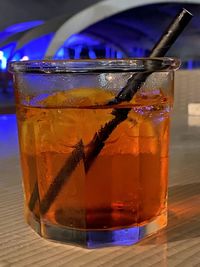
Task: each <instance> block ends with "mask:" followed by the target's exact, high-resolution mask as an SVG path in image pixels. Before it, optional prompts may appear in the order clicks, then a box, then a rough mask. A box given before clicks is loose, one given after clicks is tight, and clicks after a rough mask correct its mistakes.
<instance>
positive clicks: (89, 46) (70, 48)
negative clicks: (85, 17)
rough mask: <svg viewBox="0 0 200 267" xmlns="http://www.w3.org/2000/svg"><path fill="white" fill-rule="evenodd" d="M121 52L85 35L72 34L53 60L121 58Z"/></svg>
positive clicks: (102, 41)
mask: <svg viewBox="0 0 200 267" xmlns="http://www.w3.org/2000/svg"><path fill="white" fill-rule="evenodd" d="M123 57H124V54H123V52H122V51H119V50H117V49H116V48H114V47H113V46H112V45H110V44H107V43H106V42H105V41H104V40H102V39H99V38H96V37H94V36H92V35H87V34H85V33H80V34H74V35H72V36H71V37H70V38H68V39H67V40H66V42H65V43H64V44H63V45H62V47H60V49H59V50H58V51H57V53H56V55H55V56H54V58H55V59H69V58H72V59H80V58H90V59H96V58H123Z"/></svg>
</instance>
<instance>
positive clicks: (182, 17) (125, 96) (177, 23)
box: [29, 9, 192, 214]
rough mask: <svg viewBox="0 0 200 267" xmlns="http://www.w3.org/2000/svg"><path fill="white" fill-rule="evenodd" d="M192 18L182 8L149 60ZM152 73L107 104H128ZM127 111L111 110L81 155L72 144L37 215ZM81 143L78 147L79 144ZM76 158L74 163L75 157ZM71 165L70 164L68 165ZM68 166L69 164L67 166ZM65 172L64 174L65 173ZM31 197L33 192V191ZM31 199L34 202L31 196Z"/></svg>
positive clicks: (87, 166) (129, 84)
mask: <svg viewBox="0 0 200 267" xmlns="http://www.w3.org/2000/svg"><path fill="white" fill-rule="evenodd" d="M191 18H192V14H191V13H190V12H188V11H187V10H186V9H183V10H182V11H181V12H180V13H179V14H178V15H177V16H176V17H175V19H174V20H173V21H172V23H171V24H170V26H169V27H168V28H167V30H166V32H165V33H164V34H163V35H162V36H161V38H160V39H159V41H158V42H157V44H156V45H155V46H154V48H153V49H152V52H151V53H150V57H161V56H164V55H165V53H166V52H167V51H168V50H169V49H170V47H171V46H172V45H173V43H174V42H175V41H176V39H177V38H178V37H179V35H180V33H181V32H182V31H183V30H184V28H185V27H186V26H187V24H188V23H189V21H190V20H191ZM152 72H153V70H150V71H147V72H142V73H137V74H135V75H133V76H131V78H130V79H129V80H128V81H127V85H126V86H125V87H124V88H123V89H122V90H121V91H120V93H119V94H118V95H117V96H116V97H115V99H114V100H111V101H110V102H109V104H110V105H111V104H118V103H120V102H122V101H130V100H131V99H132V98H133V96H134V95H135V93H136V92H137V91H138V90H139V89H140V87H141V86H142V84H143V83H144V82H145V80H146V79H147V77H148V76H149V75H150V74H151V73H152ZM130 110H131V109H127V108H126V109H125V108H123V109H113V111H112V115H114V118H113V119H112V120H111V121H109V122H108V123H106V124H105V125H104V126H103V127H102V128H101V129H100V130H99V131H98V132H97V133H96V134H95V135H94V137H93V139H92V141H91V142H90V145H89V147H90V149H89V150H88V151H87V152H86V153H84V150H83V145H82V142H79V144H77V145H76V147H75V149H74V151H73V152H72V154H71V155H70V157H69V158H68V159H67V160H66V162H65V164H64V166H63V167H62V168H61V170H60V172H59V173H58V175H57V176H56V177H55V178H54V181H53V183H52V185H51V186H50V187H49V188H48V190H47V192H46V194H45V196H44V198H43V199H41V201H40V212H41V214H45V213H46V212H47V211H48V210H49V208H50V207H51V205H52V203H53V201H54V200H55V198H56V197H57V195H58V194H59V191H60V189H61V187H62V185H63V184H64V183H65V182H67V180H68V179H69V178H70V175H71V173H72V172H73V171H74V169H75V168H76V166H77V165H78V163H79V162H80V160H83V161H84V166H85V172H86V173H87V172H88V170H89V169H90V167H91V165H92V163H93V162H94V160H95V158H96V157H97V156H98V154H99V153H100V152H101V150H102V148H103V147H104V144H105V141H106V140H107V138H108V137H109V136H110V134H111V133H112V132H113V130H114V129H115V128H116V127H117V126H118V125H119V124H120V123H121V122H122V121H124V120H126V118H127V116H128V113H129V111H130ZM80 144H81V145H80ZM75 157H77V158H78V160H77V159H76V158H75ZM70 162H72V163H73V164H71V163H70ZM70 164H71V165H70ZM66 170H67V171H66ZM33 194H34V192H33ZM31 199H32V200H33V199H36V198H35V197H34V196H31ZM29 204H30V203H29ZM34 205H35V203H33V201H32V203H31V205H29V208H30V210H33V209H34Z"/></svg>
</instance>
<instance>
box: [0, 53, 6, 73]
mask: <svg viewBox="0 0 200 267" xmlns="http://www.w3.org/2000/svg"><path fill="white" fill-rule="evenodd" d="M6 66H7V58H6V57H5V55H4V52H3V51H1V50H0V69H1V70H5V69H6Z"/></svg>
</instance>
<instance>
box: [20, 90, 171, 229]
mask: <svg viewBox="0 0 200 267" xmlns="http://www.w3.org/2000/svg"><path fill="white" fill-rule="evenodd" d="M104 94H105V92H104ZM47 100H48V99H47ZM51 101H52V97H51ZM57 101H58V98H57ZM44 103H47V104H48V101H47V102H44ZM138 103H139V104H137V101H136V102H135V103H134V104H129V105H127V106H125V105H123V109H124V108H130V107H131V110H130V111H129V113H128V117H127V119H126V120H125V121H123V122H121V123H120V124H119V125H118V126H117V127H116V128H115V129H114V130H113V132H112V133H111V134H110V136H109V137H108V139H107V140H106V141H105V144H104V147H103V148H102V150H101V151H100V153H99V154H98V156H97V157H96V158H95V160H94V161H93V163H92V165H91V166H90V168H89V170H88V171H87V172H86V171H85V167H84V160H80V162H79V163H78V164H77V166H76V167H75V169H74V170H73V172H72V173H71V175H70V177H66V181H65V182H64V184H63V185H62V187H61V189H60V190H59V192H57V193H56V197H55V199H54V200H53V201H52V203H51V205H50V207H49V209H48V210H47V211H46V212H45V213H41V212H40V209H41V207H40V203H42V200H43V199H44V197H45V195H46V194H47V192H48V189H49V187H50V186H51V184H52V183H53V181H54V179H55V177H56V176H57V174H58V173H59V171H60V169H61V168H62V167H63V165H64V164H66V160H67V159H68V158H69V157H70V155H71V153H72V152H73V150H74V147H75V145H76V144H77V143H78V142H79V141H80V140H81V141H82V142H83V145H84V151H85V153H87V151H88V149H89V147H90V146H91V140H92V139H93V137H94V135H95V133H96V132H98V130H99V129H100V128H101V127H103V126H104V125H105V124H106V123H107V122H109V121H110V120H112V119H113V117H114V116H113V115H112V110H113V107H112V108H108V107H106V106H100V107H95V106H76V107H70V106H69V105H62V104H61V105H58V107H56V106H51V105H50V106H48V105H47V106H46V107H42V108H41V107H27V106H22V105H18V108H17V110H18V111H17V114H18V126H19V140H20V150H21V161H22V170H23V181H24V193H25V200H26V207H27V209H29V206H30V199H31V197H32V194H33V191H34V187H35V186H36V185H37V186H38V189H39V194H38V199H37V200H36V202H35V203H34V207H33V210H31V211H30V212H32V213H33V214H34V216H35V218H38V220H41V221H43V222H46V223H49V224H51V225H57V226H58V227H59V226H63V227H70V228H78V229H117V228H122V227H123V228H124V227H131V226H134V225H143V224H145V223H148V222H149V221H151V220H153V219H155V218H156V217H157V216H159V215H161V214H162V213H163V212H165V211H166V198H167V176H168V139H169V100H168V99H166V98H165V97H163V96H162V94H160V95H157V96H154V97H153V98H149V99H148V97H145V98H144V99H142V98H140V99H138ZM73 104H74V103H73ZM116 108H122V106H118V107H116Z"/></svg>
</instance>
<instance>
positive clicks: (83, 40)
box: [64, 34, 100, 47]
mask: <svg viewBox="0 0 200 267" xmlns="http://www.w3.org/2000/svg"><path fill="white" fill-rule="evenodd" d="M80 44H84V45H88V46H94V45H99V44H100V41H99V40H98V39H94V38H92V37H90V36H88V35H85V34H74V35H72V36H70V37H69V38H68V39H67V40H66V42H65V44H64V46H68V47H69V46H75V45H80Z"/></svg>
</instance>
